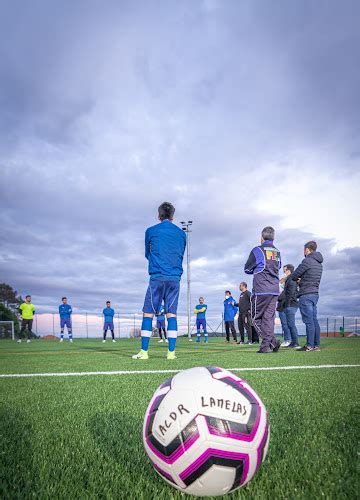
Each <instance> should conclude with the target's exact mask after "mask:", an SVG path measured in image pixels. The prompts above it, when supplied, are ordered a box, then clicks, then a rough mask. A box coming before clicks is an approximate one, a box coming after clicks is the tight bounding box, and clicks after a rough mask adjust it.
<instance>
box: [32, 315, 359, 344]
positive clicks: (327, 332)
mask: <svg viewBox="0 0 360 500" xmlns="http://www.w3.org/2000/svg"><path fill="white" fill-rule="evenodd" d="M141 321H142V314H141V313H128V314H115V316H114V333H115V337H116V338H131V337H138V336H139V335H140V332H141ZM319 323H320V329H321V334H322V336H328V337H335V336H348V335H349V334H360V324H359V320H358V318H356V317H343V316H332V317H320V318H319ZM103 325H104V317H103V315H102V314H97V313H92V312H89V313H83V314H73V315H72V329H73V335H74V337H78V338H101V337H102V333H103ZM235 326H236V329H237V330H238V328H237V321H235ZM296 326H297V328H298V332H299V336H304V335H305V325H304V324H303V322H302V321H301V316H300V312H298V313H297V314H296ZM153 327H154V334H155V335H156V321H155V319H154V322H153ZM207 330H208V333H209V335H210V336H212V337H222V336H224V335H225V333H224V332H225V328H224V321H223V317H222V316H221V315H220V316H210V315H209V316H208V319H207ZM33 332H34V333H35V334H36V335H37V336H40V337H46V336H55V337H59V335H60V319H59V315H58V314H56V313H41V314H36V315H35V317H34V324H33ZM178 332H179V335H187V334H188V329H187V317H186V316H185V315H180V316H179V317H178ZM195 333H196V326H195V320H192V322H191V334H192V335H194V334H195ZM275 333H276V335H278V336H281V335H282V328H281V323H280V320H279V318H278V317H276V320H275ZM65 335H66V329H65Z"/></svg>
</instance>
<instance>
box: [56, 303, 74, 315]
mask: <svg viewBox="0 0 360 500" xmlns="http://www.w3.org/2000/svg"><path fill="white" fill-rule="evenodd" d="M71 313H72V309H71V306H70V305H69V304H60V305H59V314H60V318H61V319H70V316H71Z"/></svg>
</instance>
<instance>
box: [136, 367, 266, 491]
mask: <svg viewBox="0 0 360 500" xmlns="http://www.w3.org/2000/svg"><path fill="white" fill-rule="evenodd" d="M269 437H270V432H269V424H268V417H267V412H266V409H265V406H264V405H263V403H262V402H261V400H260V398H259V396H258V395H257V394H256V392H255V391H254V390H253V389H252V388H251V387H250V385H249V384H248V383H247V382H246V381H245V380H242V379H241V378H239V377H237V376H236V375H234V374H233V373H231V372H229V371H228V370H223V369H222V368H216V367H213V366H208V367H198V368H190V369H189V370H184V371H182V372H180V373H178V374H177V375H175V376H174V377H172V378H170V379H169V380H167V381H166V382H164V383H163V384H162V385H161V386H160V387H159V388H158V389H157V390H156V392H155V394H154V396H153V397H152V399H151V401H150V404H149V406H148V408H147V410H146V414H145V419H144V428H143V439H144V446H145V450H146V453H147V454H148V456H149V458H150V460H151V462H152V464H153V466H154V468H155V470H156V471H157V473H158V474H159V475H160V476H161V477H162V478H163V479H164V480H165V481H166V482H167V483H169V484H171V485H172V486H174V487H175V488H177V489H179V490H181V491H183V492H184V493H188V494H190V495H195V496H219V495H225V494H226V493H231V492H233V491H235V490H236V489H238V488H241V487H242V486H244V485H245V484H246V483H248V482H249V481H250V479H251V478H252V477H253V476H254V475H255V474H256V472H257V470H258V469H259V467H260V465H261V463H262V462H263V460H264V459H265V456H266V453H267V449H268V445H269Z"/></svg>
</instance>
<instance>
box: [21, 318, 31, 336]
mask: <svg viewBox="0 0 360 500" xmlns="http://www.w3.org/2000/svg"><path fill="white" fill-rule="evenodd" d="M32 324H33V320H32V319H23V320H22V321H21V330H20V338H22V336H23V334H24V332H25V330H26V328H27V331H28V339H29V340H30V339H31V334H32V331H31V329H32Z"/></svg>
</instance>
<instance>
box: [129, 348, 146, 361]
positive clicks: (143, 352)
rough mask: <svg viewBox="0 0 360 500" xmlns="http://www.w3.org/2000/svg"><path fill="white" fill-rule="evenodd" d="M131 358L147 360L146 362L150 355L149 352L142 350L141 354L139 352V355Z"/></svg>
mask: <svg viewBox="0 0 360 500" xmlns="http://www.w3.org/2000/svg"><path fill="white" fill-rule="evenodd" d="M131 357H132V359H145V360H146V359H149V354H148V352H147V351H143V350H142V349H141V351H140V352H138V353H137V354H134V356H131Z"/></svg>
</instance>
